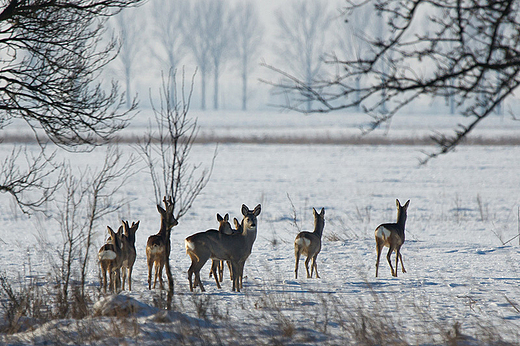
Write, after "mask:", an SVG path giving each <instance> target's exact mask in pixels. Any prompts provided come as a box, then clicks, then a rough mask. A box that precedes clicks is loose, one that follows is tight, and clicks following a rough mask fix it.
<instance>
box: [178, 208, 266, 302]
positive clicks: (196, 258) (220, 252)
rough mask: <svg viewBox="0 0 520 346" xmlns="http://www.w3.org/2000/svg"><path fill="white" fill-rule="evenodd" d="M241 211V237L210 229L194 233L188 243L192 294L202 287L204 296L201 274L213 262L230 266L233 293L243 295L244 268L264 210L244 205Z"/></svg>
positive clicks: (189, 278)
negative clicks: (259, 216) (228, 263)
mask: <svg viewBox="0 0 520 346" xmlns="http://www.w3.org/2000/svg"><path fill="white" fill-rule="evenodd" d="M241 211H242V215H243V216H244V218H243V220H242V224H241V227H242V232H241V233H237V234H231V235H228V234H223V233H220V232H219V231H217V230H212V229H210V230H207V231H205V232H199V233H195V234H193V235H191V236H189V237H187V238H186V239H185V241H184V243H185V246H186V253H187V254H188V255H189V256H190V258H191V266H190V268H189V269H188V280H189V283H190V291H191V292H193V290H194V288H196V287H197V286H199V287H200V290H201V291H202V292H205V289H204V286H203V284H202V281H201V280H200V270H201V269H202V267H203V266H204V264H206V262H207V261H208V259H210V258H211V259H218V260H223V261H229V262H230V263H231V271H232V273H233V280H232V281H233V291H237V292H240V289H241V288H242V287H243V286H242V275H243V271H244V264H245V262H246V260H247V258H248V257H249V255H250V254H251V251H252V249H253V244H254V242H255V240H256V234H257V217H258V215H260V212H261V206H260V204H258V205H257V206H256V207H255V208H254V209H253V210H250V209H249V208H248V207H247V206H246V205H245V204H242V210H241ZM193 275H195V281H194V282H195V285H194V284H193V281H192V277H193ZM213 275H214V276H216V273H215V272H214V273H213ZM218 286H219V285H217V287H218Z"/></svg>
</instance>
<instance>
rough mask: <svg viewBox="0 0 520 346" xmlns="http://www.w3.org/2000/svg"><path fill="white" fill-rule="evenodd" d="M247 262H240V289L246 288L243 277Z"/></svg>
mask: <svg viewBox="0 0 520 346" xmlns="http://www.w3.org/2000/svg"><path fill="white" fill-rule="evenodd" d="M245 264H246V262H245V261H244V262H242V263H240V267H239V270H240V276H239V277H238V280H239V281H240V289H242V288H244V286H243V285H242V281H243V280H242V279H243V278H244V266H245Z"/></svg>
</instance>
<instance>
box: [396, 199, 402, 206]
mask: <svg viewBox="0 0 520 346" xmlns="http://www.w3.org/2000/svg"><path fill="white" fill-rule="evenodd" d="M395 205H396V206H397V208H399V207H400V206H401V203H400V202H399V200H398V199H397V198H396V199H395Z"/></svg>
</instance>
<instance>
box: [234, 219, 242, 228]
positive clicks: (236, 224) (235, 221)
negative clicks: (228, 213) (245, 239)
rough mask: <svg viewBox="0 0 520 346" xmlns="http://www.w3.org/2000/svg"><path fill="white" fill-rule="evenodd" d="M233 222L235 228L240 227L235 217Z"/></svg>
mask: <svg viewBox="0 0 520 346" xmlns="http://www.w3.org/2000/svg"><path fill="white" fill-rule="evenodd" d="M233 222H234V223H235V228H236V229H238V227H240V222H239V221H238V219H237V218H236V217H235V218H234V219H233Z"/></svg>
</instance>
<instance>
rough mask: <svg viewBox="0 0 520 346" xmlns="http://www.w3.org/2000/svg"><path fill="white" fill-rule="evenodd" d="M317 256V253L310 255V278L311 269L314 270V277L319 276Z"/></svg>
mask: <svg viewBox="0 0 520 346" xmlns="http://www.w3.org/2000/svg"><path fill="white" fill-rule="evenodd" d="M317 257H318V254H316V255H314V256H313V257H312V265H311V278H312V271H313V270H314V271H316V278H318V279H319V278H320V276H319V275H318V265H317V264H316V258H317Z"/></svg>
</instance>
